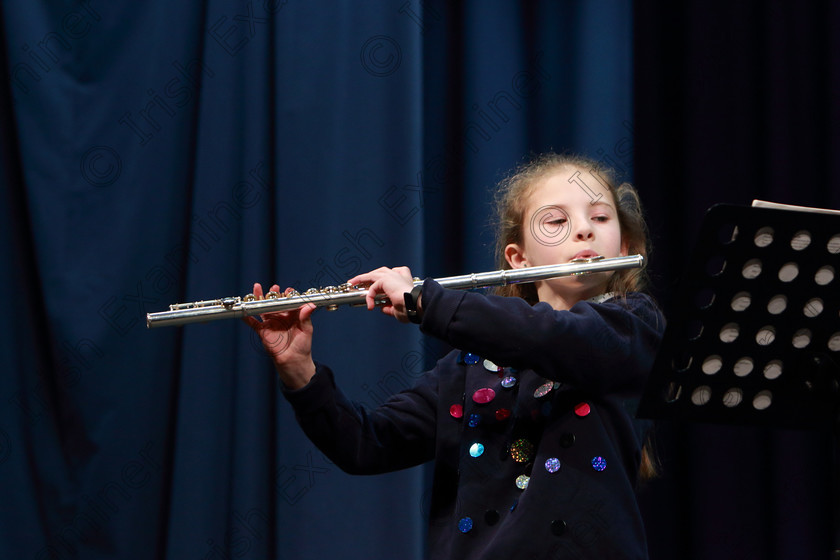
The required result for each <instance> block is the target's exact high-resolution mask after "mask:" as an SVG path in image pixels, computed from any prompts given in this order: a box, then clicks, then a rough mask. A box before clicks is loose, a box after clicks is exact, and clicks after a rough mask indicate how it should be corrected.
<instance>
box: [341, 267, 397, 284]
mask: <svg viewBox="0 0 840 560" xmlns="http://www.w3.org/2000/svg"><path fill="white" fill-rule="evenodd" d="M390 270H391V269H390V268H388V267H387V266H381V267H379V268H377V269H375V270H371V271H370V272H364V273H362V274H358V275H356V276H354V277H353V278H351V279H350V280H348V281H347V283H348V284H353V285H356V284H370V283H373V282H376V281H377V280H379V279H380V278H381V277H382V275H383V274H386V273H388V272H390Z"/></svg>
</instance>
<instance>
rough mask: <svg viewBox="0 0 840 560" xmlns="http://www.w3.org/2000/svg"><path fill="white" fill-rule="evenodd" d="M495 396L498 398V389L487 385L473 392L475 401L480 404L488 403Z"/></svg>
mask: <svg viewBox="0 0 840 560" xmlns="http://www.w3.org/2000/svg"><path fill="white" fill-rule="evenodd" d="M495 398H496V391H494V390H493V389H491V388H490V387H485V388H484V389H479V390H478V391H476V392H475V393H473V396H472V399H473V401H475V402H477V403H478V404H487V403H489V402H490V401H492V400H493V399H495Z"/></svg>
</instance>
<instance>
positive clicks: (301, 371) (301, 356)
mask: <svg viewBox="0 0 840 560" xmlns="http://www.w3.org/2000/svg"><path fill="white" fill-rule="evenodd" d="M291 290H292V288H287V289H286V291H287V292H289V291H291ZM271 291H274V292H279V291H280V287H279V286H277V285H276V284H275V285H274V286H272V287H271ZM253 294H254V296H255V297H256V298H257V299H263V291H262V286H261V285H260V284H254V291H253ZM315 309H316V307H315V305H314V304H312V303H307V304H306V305H304V306H302V307H300V308H298V309H295V310H292V311H275V312H271V313H263V314H261V315H260V316H259V319H257V318H256V317H243V319H242V320H243V321H245V323H246V324H247V325H248V326H249V327H251V328H252V329H254V331H255V332H256V333H257V334H258V335H259V337H260V340H262V344H263V348H265V350H266V352H268V354H269V355H270V356H271V359H272V360H273V361H274V367H275V368H276V369H277V373H278V374H279V375H280V380H281V381H282V382H283V384H284V385H286V386H287V387H288V388H290V389H299V388H301V387H303V386H304V385H306V384H307V383H309V380H310V379H312V376H313V375H315V362H314V361H313V360H312V331H313V329H312V320H311V319H310V317H311V316H312V312H313V311H315Z"/></svg>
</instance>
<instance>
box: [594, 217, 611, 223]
mask: <svg viewBox="0 0 840 560" xmlns="http://www.w3.org/2000/svg"><path fill="white" fill-rule="evenodd" d="M592 219H593V220H595V221H596V222H607V221H609V219H610V217H609V216H593V217H592Z"/></svg>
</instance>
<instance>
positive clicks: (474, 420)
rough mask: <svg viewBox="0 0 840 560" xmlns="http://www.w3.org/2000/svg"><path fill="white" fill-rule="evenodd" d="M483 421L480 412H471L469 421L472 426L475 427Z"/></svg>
mask: <svg viewBox="0 0 840 560" xmlns="http://www.w3.org/2000/svg"><path fill="white" fill-rule="evenodd" d="M480 423H481V415H480V414H470V419H469V421H468V422H467V424H469V426H470V428H475V427H476V426H478V425H479V424H480Z"/></svg>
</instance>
